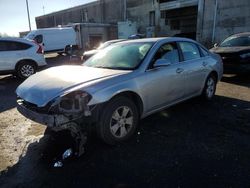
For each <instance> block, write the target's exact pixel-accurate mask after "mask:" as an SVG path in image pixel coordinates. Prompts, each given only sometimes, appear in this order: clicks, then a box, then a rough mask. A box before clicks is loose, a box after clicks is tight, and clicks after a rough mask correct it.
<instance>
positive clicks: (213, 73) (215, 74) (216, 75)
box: [210, 71, 218, 82]
mask: <svg viewBox="0 0 250 188" xmlns="http://www.w3.org/2000/svg"><path fill="white" fill-rule="evenodd" d="M210 75H214V76H215V78H216V82H217V81H218V73H217V72H216V71H212V72H211V73H210Z"/></svg>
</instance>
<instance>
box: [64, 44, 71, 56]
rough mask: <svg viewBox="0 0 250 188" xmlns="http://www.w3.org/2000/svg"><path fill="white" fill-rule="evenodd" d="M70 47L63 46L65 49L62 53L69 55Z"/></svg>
mask: <svg viewBox="0 0 250 188" xmlns="http://www.w3.org/2000/svg"><path fill="white" fill-rule="evenodd" d="M71 51H72V50H71V47H70V46H69V45H68V46H66V47H65V50H64V53H65V54H66V55H67V56H69V55H71Z"/></svg>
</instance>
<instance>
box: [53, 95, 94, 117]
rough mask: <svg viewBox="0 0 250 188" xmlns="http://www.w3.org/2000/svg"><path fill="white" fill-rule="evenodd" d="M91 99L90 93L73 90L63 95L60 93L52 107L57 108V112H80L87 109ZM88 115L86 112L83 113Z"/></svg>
mask: <svg viewBox="0 0 250 188" xmlns="http://www.w3.org/2000/svg"><path fill="white" fill-rule="evenodd" d="M90 100H91V95H90V94H88V93H87V92H84V91H74V92H71V93H68V94H65V95H62V96H60V97H58V98H57V99H55V102H54V103H53V105H52V107H53V108H55V107H56V109H57V111H58V112H59V113H66V114H67V113H68V114H74V113H80V112H84V114H85V112H86V113H87V112H88V111H89V108H88V106H87V104H88V102H89V101H90ZM85 115H88V114H85Z"/></svg>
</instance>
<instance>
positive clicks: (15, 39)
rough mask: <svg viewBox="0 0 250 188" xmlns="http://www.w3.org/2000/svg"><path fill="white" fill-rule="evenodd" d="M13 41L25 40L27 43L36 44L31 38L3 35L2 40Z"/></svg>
mask: <svg viewBox="0 0 250 188" xmlns="http://www.w3.org/2000/svg"><path fill="white" fill-rule="evenodd" d="M3 40H4V41H13V42H24V43H27V44H32V45H34V42H32V41H31V40H28V39H24V38H18V37H1V38H0V41H3Z"/></svg>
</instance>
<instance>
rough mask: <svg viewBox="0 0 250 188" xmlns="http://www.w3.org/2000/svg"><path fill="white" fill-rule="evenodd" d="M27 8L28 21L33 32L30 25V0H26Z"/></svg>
mask: <svg viewBox="0 0 250 188" xmlns="http://www.w3.org/2000/svg"><path fill="white" fill-rule="evenodd" d="M26 7H27V14H28V21H29V29H30V31H31V25H30V11H29V3H28V0H26Z"/></svg>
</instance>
